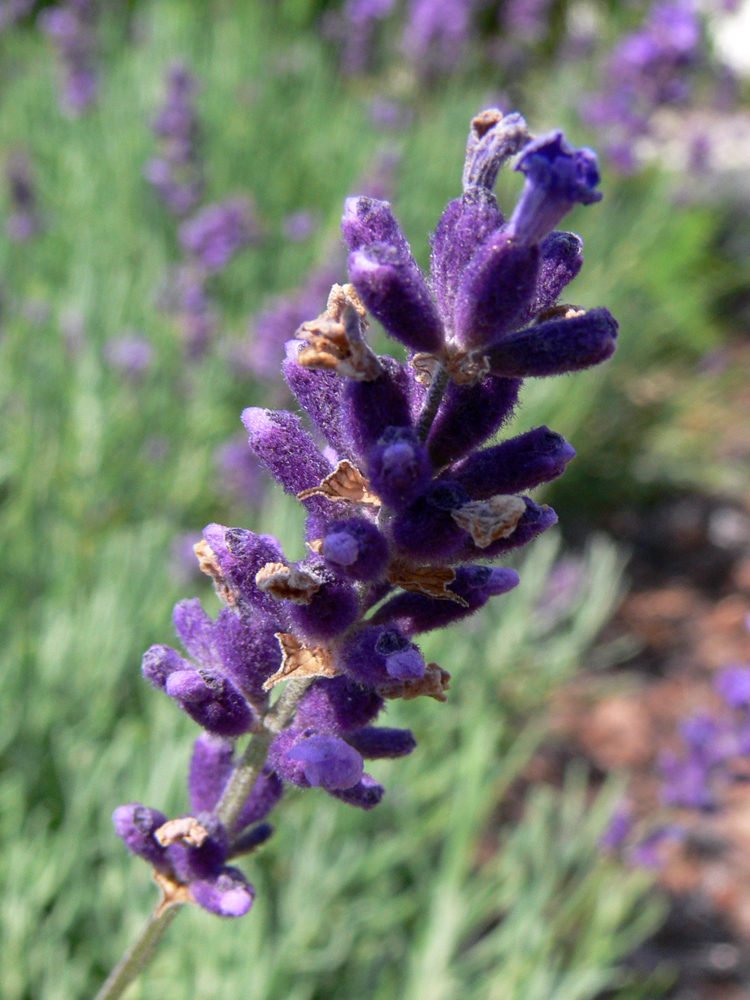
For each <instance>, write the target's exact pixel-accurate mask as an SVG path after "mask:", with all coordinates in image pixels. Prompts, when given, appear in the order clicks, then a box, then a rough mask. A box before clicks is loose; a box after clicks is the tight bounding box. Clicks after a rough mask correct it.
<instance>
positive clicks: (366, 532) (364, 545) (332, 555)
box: [321, 517, 388, 581]
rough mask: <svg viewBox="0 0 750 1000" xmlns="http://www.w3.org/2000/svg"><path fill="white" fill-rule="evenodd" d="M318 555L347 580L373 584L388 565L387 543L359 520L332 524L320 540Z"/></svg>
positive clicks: (366, 523)
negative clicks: (321, 543) (331, 564)
mask: <svg viewBox="0 0 750 1000" xmlns="http://www.w3.org/2000/svg"><path fill="white" fill-rule="evenodd" d="M321 555H322V556H323V558H324V559H325V560H326V561H327V562H328V563H329V564H330V563H333V564H334V567H335V568H336V569H337V570H339V571H340V572H342V573H343V574H344V575H345V576H346V577H347V578H348V579H351V580H365V581H367V580H377V579H378V578H379V577H380V576H381V575H382V574H383V571H384V570H385V567H386V564H387V562H388V542H387V541H386V539H385V537H384V536H383V535H382V534H381V533H380V531H378V529H377V527H376V526H375V525H374V524H372V523H371V522H370V521H365V519H364V518H362V517H352V518H349V519H348V520H346V521H332V522H331V523H330V524H329V525H328V527H327V528H326V533H325V535H324V537H323V546H322V548H321Z"/></svg>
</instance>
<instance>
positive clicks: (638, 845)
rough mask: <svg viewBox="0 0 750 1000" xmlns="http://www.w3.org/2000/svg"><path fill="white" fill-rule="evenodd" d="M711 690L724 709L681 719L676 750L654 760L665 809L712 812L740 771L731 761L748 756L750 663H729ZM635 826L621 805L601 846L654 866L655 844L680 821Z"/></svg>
mask: <svg viewBox="0 0 750 1000" xmlns="http://www.w3.org/2000/svg"><path fill="white" fill-rule="evenodd" d="M715 689H716V691H717V693H718V694H719V696H720V698H721V700H722V702H723V703H724V712H720V713H717V712H714V713H711V712H700V713H697V714H694V715H691V716H688V717H687V718H685V719H683V720H682V722H681V723H680V726H679V734H680V741H681V743H682V749H681V752H680V753H674V752H671V751H670V752H668V753H664V754H662V756H661V758H660V761H659V763H660V769H661V782H660V789H659V797H660V800H661V804H662V806H663V807H665V808H666V809H668V810H670V812H672V811H674V810H679V811H682V816H683V817H684V816H686V815H687V814H689V813H693V814H696V813H714V812H716V811H717V810H718V809H720V808H721V801H722V793H723V792H724V791H725V790H726V789H727V788H728V787H729V786H730V785H731V784H732V783H733V782H735V781H738V780H740V781H745V780H746V774H745V773H742V771H738V770H737V768H736V764H737V763H738V761H740V760H741V759H742V758H748V757H750V667H747V666H740V665H738V666H730V667H726V668H725V669H724V670H722V671H720V673H719V674H718V675H717V677H716V682H715ZM643 825H644V824H636V823H635V820H634V817H633V814H632V810H631V808H630V807H629V805H628V804H627V803H625V804H623V805H622V806H621V807H620V808H619V809H618V810H617V812H616V813H615V815H614V816H613V819H612V822H611V824H610V827H609V829H608V830H607V832H606V833H605V835H604V838H603V841H602V846H603V847H606V848H609V849H621V848H623V847H625V848H626V850H627V854H628V858H629V860H630V861H631V863H633V864H637V865H642V866H644V867H648V868H658V867H660V865H661V863H662V857H661V854H660V847H661V845H662V844H664V843H665V842H666V841H675V840H682V839H684V837H685V834H686V827H685V825H684V822H675V821H673V817H672V818H671V820H670V822H663V821H662V819H661V818H659V819H658V820H657V822H655V823H654V822H651V823H650V824H648V826H649V828H648V830H647V831H646V832H644V831H643V829H642V827H643Z"/></svg>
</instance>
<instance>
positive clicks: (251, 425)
mask: <svg viewBox="0 0 750 1000" xmlns="http://www.w3.org/2000/svg"><path fill="white" fill-rule="evenodd" d="M378 381H379V380H378ZM353 384H354V385H369V384H374V383H363V382H355V383H353ZM242 422H243V424H244V425H245V427H246V428H247V431H248V433H249V435H250V436H249V441H250V447H251V448H252V449H253V451H254V452H255V454H256V455H257V456H258V458H259V459H261V461H262V462H264V463H265V464H266V465H267V466H268V468H269V469H270V471H271V474H272V475H273V477H274V478H275V479H276V480H277V481H278V482H279V483H280V484H281V485H282V486H283V487H284V490H285V491H286V492H287V493H292V494H293V495H295V496H296V495H297V493H299V492H301V491H302V490H306V489H310V488H312V487H314V486H318V485H319V484H320V483H321V482H322V480H323V479H325V477H326V476H328V475H329V474H330V473H331V472H332V471H333V469H332V466H331V464H330V462H328V460H327V459H325V458H324V457H323V455H321V453H320V451H319V450H318V448H317V446H316V444H315V442H314V441H313V439H312V438H311V437H310V435H309V434H308V433H307V431H306V430H305V428H304V427H303V426H302V421H301V420H300V418H299V417H298V416H297V415H296V414H294V413H288V412H287V411H285V410H280V411H275V410H263V409H261V408H260V407H257V406H251V407H248V409H246V410H243V412H242ZM302 502H303V504H304V506H305V507H306V508H307V510H308V511H309V512H310V514H311V515H313V517H314V518H315V521H316V524H315V525H314V526H311V527H310V529H309V533H312V534H313V535H315V533H316V529H317V535H318V537H319V536H320V533H321V531H322V529H323V525H324V524H325V522H326V520H328V519H329V518H331V517H336V516H342V515H345V514H346V506H345V505H344V504H337V503H331V502H330V501H329V500H325V499H323V498H322V497H317V496H314V497H310V498H309V499H307V500H303V501H302ZM308 537H309V534H308Z"/></svg>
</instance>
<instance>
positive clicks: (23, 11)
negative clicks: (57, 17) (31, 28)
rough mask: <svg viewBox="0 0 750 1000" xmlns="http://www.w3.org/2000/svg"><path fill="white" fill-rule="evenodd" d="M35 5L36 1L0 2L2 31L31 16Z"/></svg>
mask: <svg viewBox="0 0 750 1000" xmlns="http://www.w3.org/2000/svg"><path fill="white" fill-rule="evenodd" d="M35 3H36V0H2V2H0V31H2V30H3V28H7V27H8V25H11V24H15V23H16V21H20V20H21V19H22V18H24V17H26V16H27V15H28V14H30V13H31V11H32V10H33V9H34V4H35Z"/></svg>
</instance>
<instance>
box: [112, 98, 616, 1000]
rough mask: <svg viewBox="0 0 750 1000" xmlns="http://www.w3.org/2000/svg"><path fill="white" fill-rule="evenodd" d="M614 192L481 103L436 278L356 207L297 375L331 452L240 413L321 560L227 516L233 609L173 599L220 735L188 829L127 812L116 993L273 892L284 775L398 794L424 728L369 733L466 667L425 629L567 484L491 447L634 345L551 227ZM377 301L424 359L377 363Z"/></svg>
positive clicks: (212, 547)
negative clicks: (274, 815) (584, 285)
mask: <svg viewBox="0 0 750 1000" xmlns="http://www.w3.org/2000/svg"><path fill="white" fill-rule="evenodd" d="M517 153H520V156H519V159H518V162H517V164H516V169H518V170H520V171H521V172H522V173H523V174H524V175H525V185H524V189H523V192H522V194H521V197H520V199H519V201H518V203H517V205H516V207H515V209H514V211H513V212H512V214H511V215H510V218H509V219H507V220H506V219H505V217H504V216H503V215H502V213H501V212H500V209H499V208H498V206H497V203H496V200H495V197H494V195H493V193H492V188H493V187H494V182H495V179H496V176H497V173H498V170H499V169H500V167H501V166H502V164H503V163H504V162H505V161H506V160H507V159H508V158H509V157H511V156H513V155H515V154H517ZM598 181H599V175H598V170H597V164H596V157H595V155H594V154H593V153H592V152H591V151H590V150H588V149H573V148H572V147H571V146H569V145H568V143H567V142H566V140H565V138H564V137H563V134H562V133H561V132H553V133H550V134H547V135H545V136H542V137H540V138H536V139H535V138H533V137H532V136H530V135H529V133H528V131H527V128H526V124H525V122H524V121H523V119H522V118H521V117H520V116H519V115H517V114H511V115H506V116H503V114H502V113H501V112H500V111H497V110H495V109H491V110H489V111H485V112H483V113H482V114H480V115H479V116H477V117H476V118H475V119H474V120H473V122H472V125H471V131H470V135H469V142H468V145H467V152H466V161H465V166H464V174H463V194H462V196H461V197H459V198H457V199H456V200H455V201H453V202H451V203H450V204H449V205H448V207H447V208H446V210H445V212H444V214H443V216H442V218H441V220H440V222H439V223H438V226H437V229H436V231H435V233H434V235H433V237H432V260H431V280H430V282H429V284H428V281H427V279H426V278H425V277H424V275H423V274H422V272H421V271H420V269H419V267H418V265H417V264H416V261H415V259H414V256H413V254H412V251H411V248H410V246H409V244H408V242H407V240H406V238H405V236H404V235H403V233H402V231H401V229H400V227H399V225H398V223H397V221H396V220H395V218H394V216H393V214H392V213H391V209H390V205H389V204H388V203H387V202H384V201H378V200H375V199H372V198H368V197H359V198H351V199H349V200H348V201H347V202H346V206H345V212H344V217H343V221H342V230H343V235H344V240H345V242H346V244H347V246H348V248H349V251H350V254H349V260H348V264H349V275H350V279H351V283H350V284H348V285H345V286H340V285H334V287H333V289H332V291H331V294H330V296H329V299H328V305H327V309H326V310H325V311H324V312H323V313H322V315H320V316H319V317H318V318H317V319H316V320H313V321H310V322H307V323H303V324H302V326H301V327H300V329H299V330H298V332H297V338H296V339H295V340H294V341H292V342H290V344H289V345H288V348H287V358H286V360H285V362H284V364H283V371H284V376H285V379H286V381H287V383H288V385H289V387H290V388H291V389H292V391H293V392H294V394H295V395H296V397H297V399H298V401H299V403H300V405H301V407H302V409H303V410H304V411H305V413H306V414H307V416H308V417H309V419H310V422H311V424H312V425H313V428H314V429H315V431H316V432H317V433H318V434H319V435H321V436H322V437H324V438H325V439H326V440H327V442H328V444H327V446H326V447H325V448H324V450H323V451H322V452H321V450H320V449H319V448H318V446H317V444H316V441H315V439H314V437H313V436H312V435H311V434H310V433H309V432H308V431H307V430H306V428H305V426H304V424H303V422H302V420H301V419H300V417H298V416H297V415H296V414H294V413H291V412H285V411H281V412H275V411H271V410H264V409H260V408H255V407H253V408H250V409H247V410H245V411H244V412H243V414H242V420H243V423H244V425H245V428H246V430H247V432H248V435H249V443H250V448H251V450H252V451H253V452H254V453H255V455H256V456H257V457H258V458H259V459H260V460H261V461H262V462H263V463H264V464H265V465H266V466H267V467H268V469H269V470H270V471H271V473H272V474H273V475H274V477H275V478H276V479H277V480H278V482H279V483H280V484H281V485H282V487H283V488H284V490H285V491H286V492H288V493H290V494H293V495H294V496H296V497H297V499H298V500H299V501H300V502H301V503H302V504H303V506H304V507H305V510H306V513H307V520H306V528H305V541H306V545H307V548H308V550H309V554H308V555H307V556H306V557H305V558H304V559H302V560H300V561H299V562H291V561H289V560H288V559H287V558H286V557H285V556H284V553H283V552H282V550H281V546H280V545H279V543H278V542H277V540H276V539H275V538H273V537H271V536H268V535H257V534H255V533H253V532H251V531H246V530H243V529H241V528H229V527H225V526H222V525H218V524H211V525H209V526H208V527H207V528H206V529H205V531H204V538H203V541H202V542H200V543H199V544H198V545H197V546H196V554H197V556H198V558H199V562H200V566H201V569H202V570H203V571H204V572H206V573H208V574H209V575H210V576H211V577H212V578H213V580H214V583H215V587H216V591H217V594H218V596H219V597H220V599H221V600H222V601H223V603H224V604H225V605H226V606H225V608H224V609H223V610H222V611H221V613H220V614H219V616H218V618H217V619H216V620H213V619H211V618H210V617H209V616H208V615H207V614H206V613H205V612H204V611H203V609H202V608H201V605H200V603H199V602H198V601H197V600H193V601H183V602H181V603H180V604H178V605H177V607H176V608H175V613H174V623H175V628H176V631H177V634H178V636H179V638H180V640H181V642H182V644H183V646H184V647H185V650H186V652H187V653H188V655H189V656H190V657H192V660H188V659H186V658H185V657H184V656H183V655H182V654H180V653H179V652H177V651H176V650H174V649H171V648H170V647H167V646H163V645H157V646H152V647H151V648H150V649H149V650H148V651H147V653H146V654H145V656H144V658H143V673H144V676H145V677H146V678H147V679H148V680H149V681H150V682H151V684H152V685H153V686H154V687H157V688H159V689H160V690H163V691H164V692H165V693H166V694H167V695H169V696H170V697H171V698H172V699H173V700H174V701H175V702H176V703H177V704H178V706H179V707H180V708H182V710H183V711H185V712H186V713H187V714H188V715H190V716H191V718H193V719H194V720H195V721H196V722H197V723H198V724H199V725H200V726H201V727H202V728H203V729H204V733H203V734H202V735H201V736H200V737H199V738H198V739H197V740H196V743H195V747H194V750H193V756H192V761H191V765H190V774H189V791H190V801H191V811H190V814H189V815H187V816H182V817H179V818H176V819H171V820H170V819H168V818H167V817H166V816H165V815H164V814H162V813H161V812H159V811H158V810H155V809H152V808H149V807H146V806H143V805H140V804H138V803H131V804H129V805H124V806H121V807H119V808H118V809H117V810H116V811H115V814H114V823H115V829H116V831H117V833H118V835H119V836H120V837H121V838H122V839H123V840H124V842H125V844H126V845H127V847H128V848H129V849H130V850H131V851H132V852H133V853H134V854H137V855H139V856H140V857H142V858H144V860H146V861H148V862H149V863H150V864H151V865H152V867H153V869H154V877H155V879H156V881H157V883H158V884H159V886H160V887H161V891H162V898H161V901H160V903H159V905H158V907H157V909H156V911H155V913H154V915H153V916H152V917H151V918H150V920H149V922H148V924H147V925H146V927H145V929H144V931H143V933H142V934H141V936H140V938H139V939H138V941H137V942H136V943H135V945H134V946H133V947H132V949H131V950H130V951H129V952H128V953H127V954H126V956H125V957H124V958H123V960H122V961H121V963H120V964H119V965H118V967H117V968H116V969H115V970H114V972H113V973H112V975H111V976H110V977H109V979H108V980H107V982H106V983H105V984H104V986H103V987H102V990H101V991H100V993H99V1000H112V998H114V997H118V996H120V995H121V994H122V992H123V990H124V989H125V988H126V986H127V985H128V984H129V983H130V982H131V981H132V980H133V978H134V977H135V976H136V975H137V974H138V972H139V971H140V969H141V968H142V967H143V966H144V965H145V963H146V962H147V961H148V959H149V957H150V956H151V954H152V953H153V949H154V948H155V946H156V944H157V942H158V940H159V939H160V938H161V936H162V934H163V932H164V930H165V929H166V927H167V926H168V924H169V923H170V922H171V920H172V919H173V917H174V916H175V914H176V913H177V912H178V910H179V908H180V906H181V905H183V904H184V903H187V902H190V903H195V904H198V905H199V906H201V907H203V908H204V909H206V910H208V911H209V912H212V913H214V914H218V915H220V916H226V917H230V916H231V917H238V916H242V915H244V914H245V913H247V911H248V910H249V909H250V907H251V905H252V902H253V897H254V889H253V887H252V885H251V884H250V883H249V882H248V881H247V879H246V877H245V876H244V874H243V873H242V872H241V871H240V870H239V869H238V868H236V867H234V866H233V865H232V864H230V862H233V861H234V860H235V859H236V858H237V857H240V856H242V855H243V854H248V853H250V852H252V851H254V850H256V849H257V848H258V847H259V846H260V845H261V844H262V843H263V842H264V841H265V840H267V839H268V837H269V836H270V835H271V834H272V828H271V826H270V825H269V824H268V822H267V817H268V815H269V813H270V812H271V810H272V809H273V807H274V806H275V805H276V804H277V803H278V801H279V800H280V798H281V797H282V795H283V791H284V788H285V787H288V786H290V785H294V786H297V787H299V788H311V787H316V788H321V789H322V790H323V791H325V792H326V793H328V794H329V795H331V796H333V797H334V798H336V799H339V800H340V801H342V802H344V803H347V804H349V805H352V806H355V807H357V808H361V809H371V808H373V807H374V806H376V805H377V804H378V803H379V802H380V801H381V799H382V796H383V794H384V789H383V787H382V785H381V784H380V783H379V782H377V781H376V780H375V779H374V778H372V777H371V776H369V775H368V774H367V773H366V772H365V770H364V762H365V760H376V759H381V758H396V757H400V756H403V755H405V754H409V753H411V752H412V751H413V750H414V748H415V745H416V743H415V739H414V737H413V735H412V733H411V732H410V731H409V730H406V729H393V728H387V727H383V726H375V725H373V723H374V722H375V720H376V719H377V717H378V716H379V714H380V713H381V711H382V710H383V708H384V704H385V700H387V699H395V698H401V699H404V700H409V699H413V698H416V697H419V696H426V697H431V698H433V699H435V700H437V701H439V702H442V701H445V700H446V698H447V689H448V685H449V680H450V674H449V673H448V671H446V670H445V669H443V668H442V667H441V666H438V665H437V664H436V663H427V662H425V658H424V657H423V655H422V653H421V651H420V649H419V646H418V645H417V641H416V640H417V639H418V638H419V636H420V635H423V634H425V633H427V632H431V631H433V630H436V629H441V628H445V627H447V626H448V625H451V624H453V623H454V622H457V621H460V620H462V619H464V618H466V617H467V616H469V615H471V614H473V613H474V612H476V611H478V610H479V609H480V608H482V607H483V606H484V605H485V604H486V603H487V602H488V601H489V600H490V598H491V597H494V596H497V595H500V594H504V593H507V592H508V591H509V590H511V589H512V588H513V587H515V586H516V585H517V583H518V575H517V573H516V572H515V571H514V570H513V569H510V568H507V567H500V568H498V567H491V566H488V565H485V562H490V561H492V560H494V559H496V558H498V557H500V556H503V555H505V554H506V553H508V552H510V551H511V550H513V549H516V548H518V547H520V546H522V545H524V544H525V543H527V542H529V541H530V540H531V539H533V538H534V537H536V536H537V535H539V534H540V533H541V532H543V531H544V530H546V529H547V528H548V527H550V526H551V525H552V524H554V523H555V521H556V515H555V513H554V511H552V510H551V509H550V508H549V507H546V506H544V505H538V504H536V503H535V502H534V501H533V500H531V499H530V498H529V497H528V496H526V495H525V491H528V490H531V489H533V488H534V487H536V486H538V485H540V484H541V483H545V482H548V481H550V480H552V479H554V478H556V477H557V476H559V475H561V474H562V472H563V471H564V469H565V466H566V465H567V463H568V462H569V461H570V459H571V458H572V457H573V456H574V454H575V452H574V451H573V449H572V448H571V446H570V445H569V444H568V443H567V442H566V441H565V440H564V439H563V438H562V437H561V436H560V435H559V434H555V433H554V432H552V431H550V430H549V429H548V428H546V427H540V428H536V429H534V430H531V431H529V432H527V433H525V434H522V435H520V436H517V437H514V438H510V439H507V440H505V441H503V442H502V443H500V444H496V445H493V446H489V447H481V446H482V445H484V444H485V443H486V442H487V441H488V439H490V438H491V437H492V436H493V435H494V434H495V432H496V431H498V430H499V429H500V428H501V427H502V425H503V424H504V423H505V422H506V421H507V420H508V418H509V417H510V415H511V414H512V412H513V410H514V407H515V406H516V403H517V400H518V394H519V390H520V387H521V381H522V379H523V378H524V377H528V376H551V375H557V374H564V373H567V372H573V371H578V370H580V369H583V368H586V367H589V366H591V365H594V364H597V363H599V362H601V361H604V360H605V359H606V358H608V357H609V356H610V355H611V354H612V352H613V351H614V348H615V341H616V336H617V324H616V322H615V320H614V319H613V318H612V316H611V315H610V314H609V313H608V312H607V310H605V309H594V310H591V311H589V312H585V311H584V310H581V309H578V308H575V307H571V306H566V305H558V304H557V299H558V297H559V295H560V293H561V292H562V290H563V288H564V287H565V286H566V285H567V284H568V283H569V282H570V281H571V280H572V279H573V278H574V277H575V275H576V274H577V273H578V271H579V269H580V267H581V265H582V259H583V258H582V252H581V251H582V243H581V240H580V239H579V238H578V237H577V236H575V235H574V234H572V233H565V232H559V231H556V229H555V227H556V226H557V224H558V223H559V222H560V220H561V219H562V218H563V217H564V216H565V215H566V214H567V213H568V212H569V211H570V210H571V209H572V208H573V206H574V205H575V204H591V203H594V202H596V201H598V200H599V198H600V197H601V195H600V194H599V192H598V191H597V185H598ZM368 313H369V314H370V315H372V316H373V317H374V318H375V319H377V320H379V321H380V323H382V325H383V326H384V328H385V330H386V332H387V333H388V334H389V335H390V336H391V337H393V338H394V339H395V340H397V341H399V342H400V343H401V344H402V345H403V346H405V347H406V349H407V351H408V352H409V361H408V363H401V362H399V361H396V360H395V359H394V358H390V357H378V356H376V355H375V354H374V353H373V351H372V350H371V348H370V347H369V345H368V343H367V340H366V336H365V333H366V329H367V315H368ZM480 560H481V561H480ZM281 683H284V684H285V687H284V690H283V693H282V694H281V696H280V697H279V698H277V699H276V700H275V701H274V702H273V703H272V702H271V700H270V692H271V691H272V690H273V689H274V688H275V687H276V686H277V685H279V684H281ZM246 735H248V736H249V740H248V742H247V745H246V747H245V749H244V751H243V752H242V753H241V754H240V755H239V756H237V755H236V740H237V739H238V738H240V737H242V736H246Z"/></svg>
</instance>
